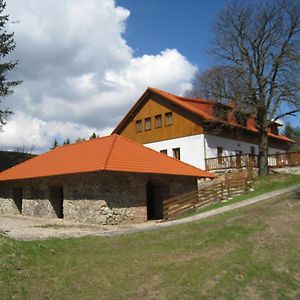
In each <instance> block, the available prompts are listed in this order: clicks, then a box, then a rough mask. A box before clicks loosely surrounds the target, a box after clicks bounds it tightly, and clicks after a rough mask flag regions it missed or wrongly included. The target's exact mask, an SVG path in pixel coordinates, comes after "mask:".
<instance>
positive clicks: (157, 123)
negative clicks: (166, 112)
mask: <svg viewBox="0 0 300 300" xmlns="http://www.w3.org/2000/svg"><path fill="white" fill-rule="evenodd" d="M161 125H162V123H161V115H157V116H155V128H161Z"/></svg>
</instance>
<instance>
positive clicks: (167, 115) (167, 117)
mask: <svg viewBox="0 0 300 300" xmlns="http://www.w3.org/2000/svg"><path fill="white" fill-rule="evenodd" d="M165 124H166V127H168V126H172V125H173V113H172V112H171V111H169V112H166V113H165Z"/></svg>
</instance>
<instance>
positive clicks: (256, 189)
mask: <svg viewBox="0 0 300 300" xmlns="http://www.w3.org/2000/svg"><path fill="white" fill-rule="evenodd" d="M297 184H300V175H290V174H271V175H267V176H257V177H256V178H255V179H254V181H253V185H252V190H251V191H250V192H247V193H245V194H243V195H239V196H235V197H233V198H232V199H228V200H225V201H222V202H217V203H213V204H211V205H208V206H205V207H200V208H198V209H197V210H195V211H192V212H188V213H186V214H184V215H182V216H180V217H178V218H179V219H181V218H185V217H189V216H193V215H196V214H199V213H202V212H206V211H210V210H213V209H216V208H219V207H223V206H226V205H229V204H232V203H236V202H240V201H243V200H247V199H250V198H254V197H256V196H260V195H263V194H265V193H268V192H274V191H278V190H281V189H284V188H288V187H291V186H294V185H297Z"/></svg>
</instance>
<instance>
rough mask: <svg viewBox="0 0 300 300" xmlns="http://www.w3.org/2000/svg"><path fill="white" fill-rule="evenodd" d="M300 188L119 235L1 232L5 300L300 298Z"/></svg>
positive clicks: (0, 285) (0, 289)
mask: <svg viewBox="0 0 300 300" xmlns="http://www.w3.org/2000/svg"><path fill="white" fill-rule="evenodd" d="M299 217H300V193H299V192H298V193H296V192H294V193H290V194H286V195H284V196H281V197H278V198H274V199H271V200H268V201H264V202H261V203H258V204H256V205H252V206H248V207H245V208H242V209H239V210H235V211H231V212H228V213H226V214H223V215H219V216H216V217H213V218H210V219H206V220H202V221H199V222H195V223H189V224H184V225H178V226H174V227H171V228H166V229H161V230H157V231H152V232H145V233H138V234H130V235H126V236H118V237H109V238H104V237H97V238H96V237H95V238H92V237H86V238H77V239H51V240H45V241H34V242H18V241H13V240H10V239H8V238H6V237H4V236H3V235H1V236H0V299H145V298H146V299H298V298H296V297H300V234H299V231H300V222H299Z"/></svg>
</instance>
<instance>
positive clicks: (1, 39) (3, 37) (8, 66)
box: [0, 0, 21, 130]
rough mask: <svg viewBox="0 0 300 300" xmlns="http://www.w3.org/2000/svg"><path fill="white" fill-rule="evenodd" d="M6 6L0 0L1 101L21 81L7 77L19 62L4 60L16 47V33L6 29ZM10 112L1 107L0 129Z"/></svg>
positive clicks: (7, 18)
mask: <svg viewBox="0 0 300 300" xmlns="http://www.w3.org/2000/svg"><path fill="white" fill-rule="evenodd" d="M5 8H6V2H5V1H4V0H0V103H2V102H3V101H4V99H5V97H6V96H8V95H11V94H12V93H13V89H12V88H13V87H15V86H17V85H18V84H20V83H21V81H16V80H8V79H7V73H8V72H9V71H12V70H14V69H15V68H16V65H17V63H18V62H12V61H5V60H4V59H5V57H6V56H7V55H8V54H10V53H11V52H12V51H13V50H14V49H15V47H16V44H15V42H14V33H7V32H6V30H5V25H6V24H7V22H8V20H9V15H6V14H3V12H4V10H5ZM10 114H12V111H10V110H9V109H8V108H6V109H4V110H2V109H0V130H1V129H2V127H3V126H4V125H5V124H6V120H7V117H8V116H9V115H10Z"/></svg>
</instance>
